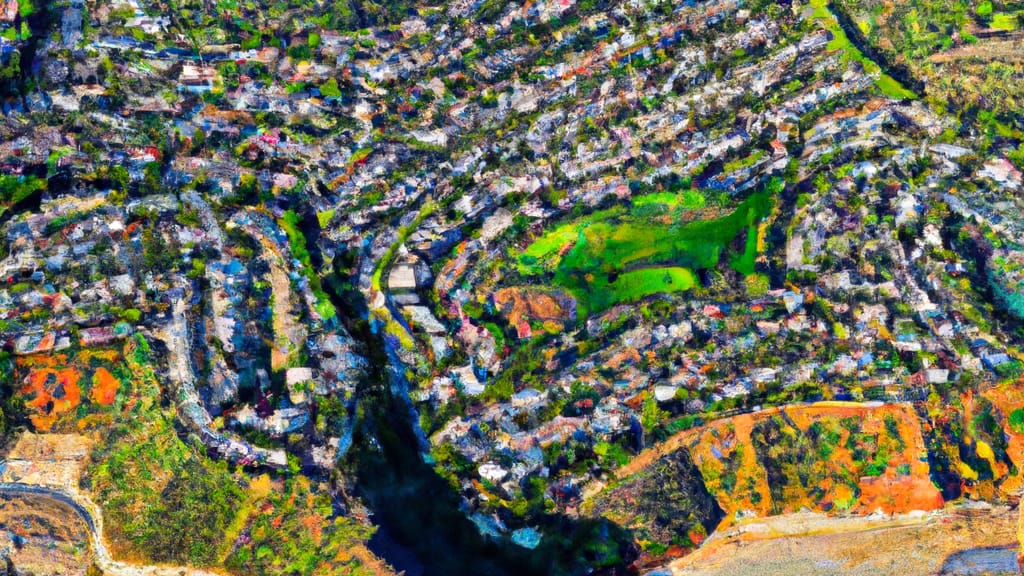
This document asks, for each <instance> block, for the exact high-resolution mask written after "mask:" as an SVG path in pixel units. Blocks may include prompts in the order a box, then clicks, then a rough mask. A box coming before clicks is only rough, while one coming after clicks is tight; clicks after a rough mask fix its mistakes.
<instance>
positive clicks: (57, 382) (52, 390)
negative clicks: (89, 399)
mask: <svg viewBox="0 0 1024 576" xmlns="http://www.w3.org/2000/svg"><path fill="white" fill-rule="evenodd" d="M81 376H82V374H81V372H79V371H78V370H77V369H75V368H61V369H54V368H41V369H37V370H33V371H32V373H30V374H29V376H28V377H27V378H26V379H25V385H24V386H23V387H22V388H21V390H20V392H21V394H24V395H26V397H27V399H26V402H25V404H26V405H27V406H29V407H30V408H33V409H34V410H35V413H34V414H32V415H30V416H29V420H30V421H31V422H32V425H33V426H34V427H35V428H36V430H39V431H42V432H47V431H49V430H50V428H52V427H53V424H54V423H55V422H56V421H57V418H58V417H59V416H60V415H61V414H63V413H65V412H70V411H72V410H74V409H75V408H76V407H78V405H79V404H80V403H81V401H82V391H81V389H80V388H79V387H78V380H79V379H80V378H81Z"/></svg>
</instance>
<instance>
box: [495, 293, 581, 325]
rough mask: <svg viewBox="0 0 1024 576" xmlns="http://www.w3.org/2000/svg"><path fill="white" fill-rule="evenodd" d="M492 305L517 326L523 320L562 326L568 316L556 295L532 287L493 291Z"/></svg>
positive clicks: (567, 319)
mask: <svg viewBox="0 0 1024 576" xmlns="http://www.w3.org/2000/svg"><path fill="white" fill-rule="evenodd" d="M494 305H495V306H497V307H498V309H499V310H500V311H501V313H502V314H503V315H505V317H506V318H507V319H508V322H509V324H511V325H512V326H518V325H519V323H520V322H521V321H523V320H526V321H530V320H537V321H540V322H545V323H546V322H552V323H555V324H558V325H560V326H559V327H561V326H564V325H565V323H566V322H568V321H571V320H573V318H569V316H568V311H567V310H565V308H563V307H562V305H561V303H559V301H558V298H557V297H556V295H553V294H549V293H547V292H545V291H543V290H537V289H534V288H522V287H514V288H503V289H501V290H498V291H497V292H495V293H494Z"/></svg>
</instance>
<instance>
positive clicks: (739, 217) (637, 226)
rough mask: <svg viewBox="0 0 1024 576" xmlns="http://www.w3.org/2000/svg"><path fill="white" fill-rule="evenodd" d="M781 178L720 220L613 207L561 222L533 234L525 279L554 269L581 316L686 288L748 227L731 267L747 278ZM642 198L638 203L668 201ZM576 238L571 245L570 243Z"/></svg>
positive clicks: (522, 262)
mask: <svg viewBox="0 0 1024 576" xmlns="http://www.w3.org/2000/svg"><path fill="white" fill-rule="evenodd" d="M782 186H783V184H782V181H781V180H779V179H773V180H772V182H771V183H770V184H769V185H768V186H766V187H764V188H763V189H761V190H759V191H758V192H755V193H754V194H752V195H751V196H750V197H748V198H747V199H746V200H744V201H742V202H740V203H739V205H738V206H737V207H736V209H735V210H734V211H733V212H731V213H729V214H727V215H725V216H722V217H720V218H714V219H709V220H697V221H693V222H687V223H683V224H680V223H675V222H674V221H673V219H671V218H669V219H668V222H665V221H664V219H657V220H652V219H651V218H649V217H641V216H637V214H642V213H643V212H644V211H643V210H639V211H638V210H637V208H636V207H635V208H634V212H631V213H629V214H624V213H623V211H622V210H619V209H611V210H606V211H603V212H599V213H596V214H592V215H590V216H588V217H585V218H582V219H580V220H576V221H574V222H571V223H568V224H564V225H562V226H559V227H558V228H556V229H554V230H552V231H551V232H549V233H547V234H545V235H544V236H542V237H541V238H539V239H538V240H537V241H536V242H534V243H533V244H531V245H530V246H529V247H527V249H526V250H525V251H524V252H523V253H522V254H520V255H519V256H518V258H517V267H518V268H519V271H520V273H522V274H523V275H524V276H537V275H540V274H545V273H552V274H553V278H552V283H553V284H554V285H556V286H559V287H561V288H564V289H566V290H567V291H569V292H570V293H571V294H572V295H573V296H574V297H575V298H576V300H577V303H578V305H579V306H578V310H579V314H580V316H581V317H586V315H587V313H588V312H596V311H600V310H603V309H606V308H608V307H609V306H611V305H613V304H616V303H618V302H628V301H635V300H637V299H639V298H643V297H644V296H648V295H650V294H656V293H663V292H676V291H680V290H688V289H690V288H692V287H693V286H694V284H695V283H696V279H695V277H694V274H693V271H694V270H700V269H709V268H713V267H715V266H716V265H717V264H718V262H719V259H720V257H721V255H722V253H723V251H725V250H726V249H727V247H728V246H729V244H730V243H731V242H732V241H733V240H734V239H735V238H736V237H737V236H738V235H739V234H740V233H741V232H744V231H745V232H746V244H745V247H744V250H743V252H742V253H739V254H736V255H733V256H732V257H731V258H730V260H729V264H730V266H732V267H733V268H734V269H736V270H737V271H738V272H741V273H743V274H745V275H749V274H751V273H753V270H754V261H755V259H756V257H757V254H756V252H757V225H758V223H759V222H760V221H761V219H762V218H764V217H765V216H767V214H768V213H769V211H770V210H771V207H772V205H773V204H774V197H775V195H776V194H778V192H780V191H781V190H782ZM669 200H671V199H669V198H668V197H666V196H665V195H663V194H659V195H658V196H657V198H656V199H645V200H642V201H640V204H639V206H640V207H644V206H647V207H650V206H651V205H652V204H658V203H664V202H666V201H669ZM573 242H575V244H573Z"/></svg>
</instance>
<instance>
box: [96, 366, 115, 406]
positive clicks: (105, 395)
mask: <svg viewBox="0 0 1024 576" xmlns="http://www.w3.org/2000/svg"><path fill="white" fill-rule="evenodd" d="M120 386H121V382H120V381H118V379H117V378H115V377H114V375H113V374H111V373H110V371H108V370H107V369H106V368H97V369H96V372H94V373H93V375H92V390H91V391H90V394H89V399H90V400H92V401H93V402H96V403H97V404H102V405H104V406H110V405H111V404H113V403H114V399H116V398H117V389H118V388H119V387H120Z"/></svg>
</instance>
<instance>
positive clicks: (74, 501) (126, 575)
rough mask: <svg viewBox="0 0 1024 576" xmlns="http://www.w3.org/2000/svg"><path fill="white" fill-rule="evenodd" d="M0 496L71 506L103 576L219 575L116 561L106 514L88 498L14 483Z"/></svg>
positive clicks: (3, 484) (0, 490)
mask: <svg viewBox="0 0 1024 576" xmlns="http://www.w3.org/2000/svg"><path fill="white" fill-rule="evenodd" d="M0 495H13V496H17V495H32V496H41V497H44V498H51V499H53V500H56V501H57V502H60V503H62V504H65V505H67V506H69V507H70V508H71V509H72V510H74V511H75V512H76V513H77V514H78V515H79V516H81V517H82V520H83V521H84V522H85V524H86V526H88V527H89V536H90V540H91V544H92V550H93V554H94V556H95V559H96V564H97V566H99V568H100V569H101V570H103V573H104V574H109V575H111V576H217V573H216V572H209V571H205V570H199V569H195V568H186V567H181V566H142V565H138V564H129V563H126V562H120V561H117V560H114V559H113V558H111V556H110V552H109V551H108V550H107V546H106V544H105V543H104V542H103V514H102V511H101V510H100V508H99V506H97V505H96V504H95V503H94V502H93V501H92V500H90V499H89V498H88V497H86V496H84V495H81V494H71V493H69V492H65V491H63V490H55V489H52V488H44V487H42V486H34V485H31V484H18V483H14V482H0Z"/></svg>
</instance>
